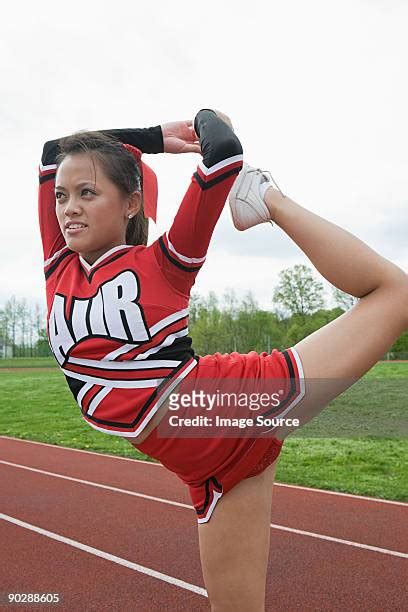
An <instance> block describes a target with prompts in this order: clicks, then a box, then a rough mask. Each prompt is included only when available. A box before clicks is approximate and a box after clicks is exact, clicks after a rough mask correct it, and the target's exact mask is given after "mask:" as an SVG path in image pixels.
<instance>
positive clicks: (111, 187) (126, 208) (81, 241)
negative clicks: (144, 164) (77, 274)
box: [55, 153, 140, 264]
mask: <svg viewBox="0 0 408 612" xmlns="http://www.w3.org/2000/svg"><path fill="white" fill-rule="evenodd" d="M139 208H140V194H139V193H138V192H134V193H133V194H132V196H124V195H123V194H122V193H121V191H120V190H119V189H118V187H117V186H116V185H115V184H114V183H112V182H111V181H110V180H109V179H108V178H107V176H106V175H105V174H104V172H103V170H102V168H101V166H100V165H99V164H98V161H97V160H96V159H95V169H94V164H93V163H92V159H91V157H90V156H89V155H88V154H86V153H77V154H75V155H67V157H66V158H65V159H64V161H63V162H61V164H60V166H59V167H58V170H57V175H56V177H55V209H56V214H57V218H58V222H59V225H60V228H61V232H62V234H63V236H64V238H65V242H66V244H67V246H68V248H70V249H71V250H72V251H76V252H77V253H79V254H80V255H81V256H82V257H83V258H84V259H85V260H86V261H87V262H88V263H89V264H93V263H94V262H95V261H96V260H97V259H98V258H99V257H100V256H101V255H103V254H104V253H106V251H109V249H111V248H113V247H115V246H119V245H121V244H126V226H127V223H128V215H129V214H132V215H133V216H134V215H135V214H136V213H137V212H138V210H139ZM75 224H77V225H79V226H80V227H78V228H76V227H75ZM70 226H71V229H70Z"/></svg>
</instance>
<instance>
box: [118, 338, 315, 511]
mask: <svg viewBox="0 0 408 612" xmlns="http://www.w3.org/2000/svg"><path fill="white" fill-rule="evenodd" d="M254 377H255V378H257V379H261V380H265V379H280V380H282V379H284V381H285V383H286V384H285V397H283V398H282V400H281V402H280V408H281V410H280V416H283V415H286V414H287V413H288V412H289V411H290V410H291V409H292V408H293V407H294V406H295V405H296V404H297V403H298V402H299V401H300V400H301V399H302V397H303V396H304V382H303V378H304V377H303V370H302V366H301V362H300V358H299V355H298V354H297V352H296V351H295V350H294V349H293V348H292V349H287V350H285V351H282V352H280V351H278V350H276V349H274V350H273V351H272V353H266V352H263V353H256V352H255V351H250V352H249V353H247V354H240V353H236V352H233V353H224V354H221V353H215V354H213V355H206V356H204V357H200V358H199V362H198V364H197V366H196V367H195V368H194V369H193V370H192V371H191V373H190V374H189V375H188V376H187V378H189V379H192V380H194V382H195V381H198V379H212V380H225V379H235V378H236V379H245V378H254ZM166 416H167V414H166ZM161 424H162V423H160V424H159V425H158V426H157V427H156V428H155V429H153V431H152V432H151V433H150V434H149V436H148V437H147V438H146V440H144V441H143V442H142V443H141V444H138V445H137V446H136V448H138V449H139V450H140V451H142V452H143V453H145V454H146V455H149V456H150V457H153V458H155V459H158V460H159V461H160V462H161V463H162V464H163V465H164V466H165V467H166V468H168V469H169V470H170V471H172V472H174V473H175V474H176V475H177V476H178V477H179V478H180V479H181V480H182V481H183V482H184V483H185V484H187V486H188V487H189V491H190V496H191V499H192V502H193V505H194V508H195V510H196V513H197V521H198V522H199V523H205V522H207V521H209V519H210V517H211V514H212V512H213V510H214V508H215V505H216V504H217V502H218V500H219V499H220V498H221V496H222V495H225V494H226V493H227V492H228V491H229V490H230V489H232V487H234V486H235V485H236V484H237V483H238V482H240V481H241V480H243V479H244V478H249V477H251V476H256V475H257V474H260V473H261V472H262V471H263V470H265V468H266V467H268V466H269V465H270V464H271V463H273V461H275V459H276V458H277V457H278V455H279V453H280V451H281V449H282V444H283V441H280V440H278V439H277V438H275V437H273V436H271V434H269V436H268V437H262V436H257V437H244V436H243V437H210V438H208V437H195V438H186V437H181V438H180V437H175V436H172V437H167V438H165V437H160V431H158V430H159V429H160V427H161ZM129 442H130V443H131V444H132V442H131V440H129Z"/></svg>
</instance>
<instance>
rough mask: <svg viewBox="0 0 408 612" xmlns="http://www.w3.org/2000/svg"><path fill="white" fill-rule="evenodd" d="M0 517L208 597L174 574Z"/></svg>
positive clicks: (12, 519) (13, 519)
mask: <svg viewBox="0 0 408 612" xmlns="http://www.w3.org/2000/svg"><path fill="white" fill-rule="evenodd" d="M0 519H2V520H3V521H8V522H9V523H14V525H18V526H19V527H24V528H25V529H29V530H30V531H34V532H35V533H39V534H41V535H43V536H46V537H47V538H51V539H52V540H57V542H63V543H64V544H68V545H69V546H72V547H73V548H79V550H83V551H84V552H87V553H90V554H91V555H95V556H96V557H101V558H102V559H106V560H107V561H112V562H113V563H117V564H118V565H123V566H124V567H127V568H129V569H132V570H134V571H136V572H139V573H141V574H146V575H147V576H150V577H151V578H157V579H158V580H162V581H163V582H168V583H169V584H172V585H173V586H178V587H180V588H182V589H185V590H187V591H192V592H193V593H196V594H197V595H202V596H203V597H208V595H207V591H206V590H205V589H203V588H202V587H199V586H196V585H195V584H190V583H189V582H185V581H184V580H180V579H179V578H174V576H168V575H167V574H162V572H158V571H156V570H153V569H151V568H150V567H145V566H144V565H139V564H138V563H133V561H128V560H127V559H122V557H117V556H116V555H111V554H110V553H108V552H105V551H104V550H99V549H98V548H94V547H93V546H88V545H87V544H82V542H77V541H76V540H72V539H71V538H66V537H65V536H62V535H59V534H58V533H55V532H53V531H48V529H42V527H37V525H32V524H31V523H26V522H25V521H21V520H20V519H17V518H14V517H13V516H9V515H8V514H2V513H0Z"/></svg>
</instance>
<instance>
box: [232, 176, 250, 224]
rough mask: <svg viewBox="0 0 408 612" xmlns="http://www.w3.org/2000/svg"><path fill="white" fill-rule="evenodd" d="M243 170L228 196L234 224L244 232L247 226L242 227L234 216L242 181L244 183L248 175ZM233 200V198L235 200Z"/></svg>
mask: <svg viewBox="0 0 408 612" xmlns="http://www.w3.org/2000/svg"><path fill="white" fill-rule="evenodd" d="M245 166H246V165H245V164H244V166H243V169H245ZM241 172H242V171H241ZM241 172H240V174H238V176H237V178H236V179H235V182H234V184H233V186H232V189H231V192H230V195H229V198H228V203H229V206H230V210H231V216H232V222H233V224H234V227H235V229H237V230H238V231H240V232H243V231H245V229H247V228H244V227H242V226H240V225H237V223H236V221H235V218H234V215H235V214H236V212H237V209H236V206H235V202H236V200H237V197H238V191H239V190H240V188H241V186H242V183H243V181H244V179H245V175H246V173H243V174H241ZM231 200H233V202H232V201H231Z"/></svg>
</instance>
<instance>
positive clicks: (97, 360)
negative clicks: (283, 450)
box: [38, 110, 299, 522]
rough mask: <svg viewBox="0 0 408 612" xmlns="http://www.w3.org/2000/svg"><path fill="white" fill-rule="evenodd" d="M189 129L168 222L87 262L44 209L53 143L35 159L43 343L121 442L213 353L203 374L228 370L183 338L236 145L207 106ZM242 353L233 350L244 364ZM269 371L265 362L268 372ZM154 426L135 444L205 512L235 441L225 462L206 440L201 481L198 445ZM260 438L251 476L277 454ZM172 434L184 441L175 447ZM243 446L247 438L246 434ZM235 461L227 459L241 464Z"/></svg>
mask: <svg viewBox="0 0 408 612" xmlns="http://www.w3.org/2000/svg"><path fill="white" fill-rule="evenodd" d="M194 127H195V131H196V133H197V135H198V136H199V139H200V145H201V151H202V154H203V159H202V161H200V162H199V164H198V167H197V170H196V172H195V173H194V175H193V177H192V179H191V183H190V186H189V187H188V189H187V192H186V194H185V196H184V198H183V200H182V202H181V205H180V207H179V210H178V212H177V214H176V216H175V218H174V221H173V223H172V225H171V227H170V230H169V231H168V232H165V233H164V234H163V235H162V236H160V237H159V238H158V240H156V241H155V242H153V243H152V244H151V245H149V246H144V245H137V246H132V245H126V244H124V245H119V246H115V247H113V248H111V249H110V250H109V251H107V252H106V253H104V254H103V255H102V256H101V257H99V259H98V260H97V261H95V262H94V263H93V264H92V265H90V264H88V263H87V262H86V261H85V260H84V259H83V258H82V257H81V256H80V255H79V254H78V253H77V252H74V251H72V250H70V249H69V248H68V246H67V245H66V244H65V240H64V237H63V235H62V233H61V230H60V227H59V223H58V220H57V217H56V214H55V175H56V155H57V154H58V152H59V151H58V140H54V141H49V142H46V143H45V145H44V148H43V153H42V158H41V164H40V167H39V200H38V206H39V224H40V231H41V238H42V244H43V252H44V273H45V284H46V295H47V335H48V340H49V344H50V347H51V350H52V353H53V355H54V357H55V359H56V360H57V362H58V364H59V366H60V368H61V370H62V372H63V373H64V376H65V378H66V381H67V383H68V386H69V388H70V390H71V392H72V394H73V396H74V398H75V400H76V402H77V403H78V405H79V407H80V409H81V414H82V417H83V418H84V419H85V421H86V422H87V423H88V424H89V425H90V426H91V427H93V428H94V429H96V430H98V431H102V432H104V433H107V434H111V435H117V436H122V437H126V438H127V439H128V440H129V442H130V443H132V438H135V437H136V436H138V435H140V433H141V432H142V431H143V430H144V428H145V427H146V425H147V424H148V423H149V421H150V420H151V419H152V418H153V416H154V415H155V414H156V412H157V411H158V409H159V407H160V406H161V405H162V404H163V402H164V401H165V400H166V399H167V398H168V397H169V395H170V394H171V392H172V391H173V389H174V388H175V387H176V386H177V385H178V384H179V383H180V381H181V380H183V379H184V378H187V377H189V376H193V377H197V378H199V377H200V376H202V375H203V372H206V374H205V375H208V373H209V370H208V364H210V363H213V362H212V361H211V359H212V358H213V359H217V367H216V368H215V369H214V367H213V366H212V367H213V370H211V375H217V376H220V377H221V378H222V376H223V375H224V374H225V375H228V373H227V371H226V369H225V366H223V365H222V363H223V362H222V359H218V357H216V356H207V357H200V356H198V355H196V354H195V352H194V350H193V348H192V346H191V344H192V341H191V338H190V337H189V336H188V305H189V297H190V292H191V288H192V286H193V285H194V282H195V278H196V275H197V273H198V271H199V270H200V268H201V266H202V265H203V263H204V261H205V258H206V253H207V249H208V245H209V242H210V240H211V236H212V233H213V230H214V227H215V224H216V222H217V220H218V218H219V216H220V214H221V211H222V208H223V206H224V203H225V201H226V199H227V196H228V193H229V191H230V189H231V187H232V184H233V182H234V180H235V178H236V176H237V174H238V173H239V171H240V169H241V167H242V147H241V144H240V142H239V140H238V138H237V137H236V135H235V134H234V133H233V131H232V130H231V129H230V128H229V127H228V126H227V125H226V124H225V122H223V121H222V120H221V119H220V118H219V117H218V116H217V115H216V114H215V113H214V112H213V111H211V110H201V111H200V112H199V113H198V114H197V116H196V118H195V124H194ZM102 132H104V133H107V134H109V135H112V136H115V137H116V138H117V139H119V140H120V141H121V142H122V143H123V144H127V145H132V146H134V147H137V148H138V149H140V150H141V151H142V152H143V153H160V152H163V137H162V132H161V128H160V126H156V127H152V128H147V129H120V130H105V131H102ZM274 353H276V354H275V355H274ZM274 353H273V354H272V355H274V358H273V360H272V361H273V363H274V364H275V363H278V360H279V359H282V360H283V361H282V363H281V365H280V367H281V371H280V373H278V375H280V376H282V374H283V375H284V377H286V378H290V372H289V370H288V366H287V365H286V366H284V367H283V368H282V365H283V362H284V361H285V360H284V357H283V356H282V354H280V353H278V351H274ZM216 355H219V354H216ZM288 355H289V357H288V359H289V362H290V363H291V364H294V365H292V370H293V368H295V372H296V377H297V378H298V370H297V366H296V362H295V360H294V357H293V355H291V354H290V353H289V351H288ZM265 356H266V353H265ZM278 356H279V357H278ZM246 357H247V356H241V358H243V361H244V362H245V363H246V364H249V363H250V361H248V359H247V358H246ZM269 357H270V358H271V359H272V356H271V355H270V356H269ZM258 358H261V356H259V355H258ZM214 363H215V362H214ZM271 363H272V362H271ZM279 363H280V361H279ZM285 363H286V362H285ZM201 364H202V366H203V367H201ZM213 365H214V364H213ZM285 368H286V369H285ZM210 369H211V368H210ZM227 369H228V368H227ZM292 373H293V371H292ZM271 374H273V372H272V370H271V371H270V372H269V374H268V375H271ZM297 397H298V398H299V393H297ZM293 401H294V400H292V402H293ZM156 429H157V428H155V429H154V430H153V431H152V433H151V434H149V436H148V437H147V439H146V440H145V441H144V442H143V443H142V444H140V445H138V448H140V449H141V450H143V452H147V454H150V452H148V450H146V449H149V448H150V447H152V448H151V450H152V454H151V456H153V457H157V458H160V461H162V463H163V464H164V465H167V466H168V467H169V469H173V471H175V472H176V473H177V474H178V476H179V477H180V478H182V480H183V481H184V482H186V484H188V485H189V487H190V492H191V495H192V499H193V503H194V505H195V508H196V511H197V513H198V520H199V521H200V522H203V521H205V520H209V517H210V516H211V512H212V510H213V508H214V506H215V503H216V501H217V499H218V498H219V497H220V495H221V494H222V492H226V490H228V489H229V488H231V486H233V485H234V484H236V482H238V481H239V480H240V479H242V477H245V476H244V475H243V471H242V469H241V471H240V472H239V474H238V473H237V472H236V470H235V472H234V473H236V476H237V477H239V480H236V479H235V480H234V478H231V477H229V478H228V477H227V478H226V479H225V483H224V482H219V481H218V479H217V478H216V475H215V474H218V475H219V476H220V474H221V476H223V475H224V474H223V472H220V470H219V469H218V467H219V465H220V462H221V464H222V465H223V467H224V470H225V467H226V466H227V472H226V474H227V473H228V465H229V464H230V463H231V461H233V463H237V456H238V455H242V450H243V449H244V447H243V445H242V444H241V446H242V448H241V447H240V446H239V445H238V447H237V446H236V445H235V447H236V448H235V450H236V452H235V454H234V453H233V454H232V456H231V457H230V459H229V460H228V457H227V456H225V457H224V458H222V457H221V455H220V452H221V454H222V452H223V451H222V448H224V450H227V451H228V449H227V445H224V446H223V445H222V444H221V443H222V442H223V441H222V440H219V439H218V440H212V441H211V442H212V444H213V446H214V445H215V443H216V442H218V449H219V451H218V455H217V453H215V454H214V460H215V463H216V464H217V465H216V466H215V465H214V469H212V468H211V466H210V465H209V464H208V462H207V463H206V464H205V466H204V465H203V466H202V467H205V470H204V471H205V472H207V471H208V469H209V471H210V473H211V476H209V477H208V476H207V478H204V480H203V479H202V478H201V476H200V475H199V474H198V472H197V469H198V470H200V467H199V466H198V465H197V466H195V467H193V466H192V465H191V462H190V456H189V452H193V453H196V451H195V450H194V448H192V447H194V444H196V443H197V442H200V441H199V440H183V441H181V440H177V439H175V440H173V444H172V445H171V450H170V449H169V447H168V445H167V447H166V444H165V442H166V440H160V441H159V440H158V439H157V437H156V434H157V432H156ZM271 440H274V439H273V438H272V439H271V438H269V440H267V442H268V444H265V441H266V439H263V440H260V441H259V443H258V444H257V445H256V447H254V448H256V452H254V450H253V451H252V453H250V455H251V457H249V461H248V462H247V464H246V466H247V469H246V476H249V475H251V470H253V468H255V467H256V463H257V462H258V460H259V459H262V456H263V455H264V454H265V453H264V451H267V450H268V447H271V444H275V446H276V448H278V447H279V450H280V446H281V443H277V441H275V443H272V442H271ZM163 442H164V444H163ZM177 442H179V443H180V442H183V443H182V444H180V445H179V446H178V447H177V448H176V446H177ZM242 442H246V443H247V444H248V440H246V441H245V440H241V443H242ZM186 443H190V446H189V445H188V444H186ZM207 443H208V440H207ZM250 444H251V445H252V446H253V445H254V444H255V442H254V441H252V442H251V443H250ZM262 444H263V446H262ZM252 446H251V448H252ZM153 447H154V448H153ZM166 448H167V449H168V451H169V452H166ZM181 451H183V453H186V454H185V455H184V469H183V468H182V466H181V464H179V463H178V459H177V460H173V455H174V457H176V456H177V457H178V458H179V457H180V452H181ZM244 454H245V449H244ZM247 454H248V453H247ZM216 455H217V457H216ZM224 455H225V452H224ZM196 456H198V455H197V454H196ZM207 459H208V457H207ZM204 460H205V458H204ZM272 460H273V459H272ZM243 462H244V463H245V461H244V460H243V459H242V461H241V463H239V461H238V463H239V464H240V465H242V466H243ZM189 465H191V470H190V472H189V467H188V466H189ZM217 466H218V467H217ZM265 467H266V466H265ZM217 470H218V471H217ZM244 471H245V470H244ZM211 478H212V479H214V480H215V481H216V482H217V483H218V484H217V485H215V484H214V483H213V480H211ZM190 483H191V484H190ZM211 483H213V484H214V487H215V488H214V489H211V491H214V492H215V493H218V496H217V495H215V496H214V493H213V492H210V493H208V495H207V491H209V487H210V484H211ZM217 486H218V489H217ZM223 487H224V488H223ZM210 488H211V487H210ZM203 495H204V499H203V500H202V499H201V498H202V497H203ZM214 500H215V501H214Z"/></svg>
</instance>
